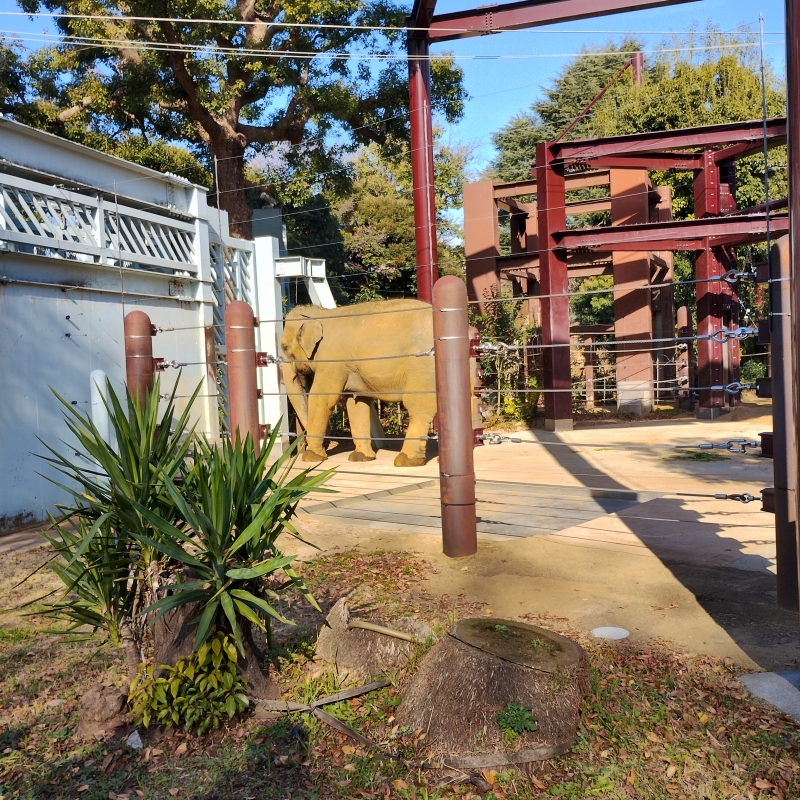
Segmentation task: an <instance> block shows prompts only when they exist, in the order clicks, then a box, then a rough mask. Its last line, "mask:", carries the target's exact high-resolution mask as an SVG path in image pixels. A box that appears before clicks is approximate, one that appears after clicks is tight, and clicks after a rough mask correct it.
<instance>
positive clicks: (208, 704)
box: [128, 633, 249, 734]
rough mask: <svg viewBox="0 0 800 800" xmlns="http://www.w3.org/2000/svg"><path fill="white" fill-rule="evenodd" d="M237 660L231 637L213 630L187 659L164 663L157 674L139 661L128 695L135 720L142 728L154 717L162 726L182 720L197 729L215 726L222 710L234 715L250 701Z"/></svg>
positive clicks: (205, 729)
mask: <svg viewBox="0 0 800 800" xmlns="http://www.w3.org/2000/svg"><path fill="white" fill-rule="evenodd" d="M237 659H238V653H237V649H236V645H235V644H234V642H233V640H232V638H231V637H230V636H226V635H224V634H221V633H217V634H216V635H215V636H214V637H213V638H211V639H209V640H208V641H206V642H205V643H203V644H202V645H201V646H200V647H199V649H198V650H196V651H195V652H194V653H192V654H191V656H189V658H179V659H178V662H177V663H176V664H175V666H174V667H166V666H165V667H162V668H161V672H162V673H163V674H162V675H160V676H157V673H155V672H154V669H153V666H152V665H150V666H147V667H145V665H144V664H143V665H142V666H141V667H140V669H139V673H138V674H137V676H136V678H134V680H133V683H132V684H131V691H130V695H129V698H128V699H129V702H130V703H131V705H132V707H133V716H134V718H135V719H136V722H137V723H141V724H142V725H144V726H145V728H147V727H149V725H150V722H151V721H152V720H155V721H156V722H158V723H160V724H161V725H163V726H164V727H165V728H171V727H173V726H174V725H178V724H181V723H183V726H184V728H185V729H186V730H189V729H191V728H196V730H197V733H198V734H203V733H205V732H206V731H207V730H208V729H209V728H210V727H212V726H213V727H214V728H218V727H219V723H220V721H221V720H222V718H223V716H224V715H227V716H228V717H229V718H230V717H233V716H234V715H236V714H238V713H241V712H242V711H244V710H245V709H246V708H247V707H248V705H249V702H248V699H247V695H246V694H245V688H244V682H243V681H242V677H241V675H240V674H239V670H238V667H237Z"/></svg>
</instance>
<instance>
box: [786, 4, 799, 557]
mask: <svg viewBox="0 0 800 800" xmlns="http://www.w3.org/2000/svg"><path fill="white" fill-rule="evenodd" d="M786 95H787V106H788V107H787V124H786V132H787V135H788V143H787V150H788V155H789V219H790V224H789V237H790V240H789V242H790V243H789V251H790V253H791V259H792V266H791V269H790V270H789V275H790V286H791V295H792V297H791V304H792V309H791V314H792V317H791V319H792V331H791V334H792V335H791V339H792V384H793V385H794V386H797V385H798V381H800V296H798V293H799V292H800V280H799V279H798V278H799V277H800V135H798V128H797V127H796V126H795V123H796V122H798V121H800V0H786ZM799 403H800V392H795V393H794V400H793V404H792V409H791V411H789V410H788V409H787V413H791V414H792V416H793V417H794V437H793V438H794V454H795V466H796V471H795V474H796V475H800V464H797V460H798V459H800V443H799V442H798V441H797V437H798V435H800V405H799ZM795 519H796V520H797V519H800V492H795ZM798 566H800V562H799V564H798Z"/></svg>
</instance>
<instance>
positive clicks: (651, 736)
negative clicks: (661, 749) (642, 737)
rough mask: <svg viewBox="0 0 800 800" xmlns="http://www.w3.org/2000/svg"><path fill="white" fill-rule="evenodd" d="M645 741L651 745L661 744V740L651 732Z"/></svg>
mask: <svg viewBox="0 0 800 800" xmlns="http://www.w3.org/2000/svg"><path fill="white" fill-rule="evenodd" d="M647 741H648V742H652V743H653V744H661V739H659V738H658V736H656V735H655V734H654V733H653V732H652V731H651V732H650V733H648V734H647Z"/></svg>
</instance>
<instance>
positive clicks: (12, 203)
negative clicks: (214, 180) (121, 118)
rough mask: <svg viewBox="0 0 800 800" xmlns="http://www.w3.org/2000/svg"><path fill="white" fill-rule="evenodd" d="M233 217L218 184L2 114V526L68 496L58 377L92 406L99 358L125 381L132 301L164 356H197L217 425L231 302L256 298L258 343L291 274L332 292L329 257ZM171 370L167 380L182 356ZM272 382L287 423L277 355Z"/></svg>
mask: <svg viewBox="0 0 800 800" xmlns="http://www.w3.org/2000/svg"><path fill="white" fill-rule="evenodd" d="M256 214H258V212H256ZM265 222H266V220H265ZM273 227H274V226H273ZM227 228H228V225H227V216H226V215H225V213H224V212H219V211H217V209H215V208H210V207H209V206H208V205H207V203H206V190H205V188H203V187H200V186H195V185H193V184H191V183H190V182H189V181H187V180H185V179H183V178H181V177H180V176H175V175H169V174H166V175H165V174H161V173H159V172H155V171H153V170H150V169H147V168H145V167H140V166H137V165H135V164H132V163H129V162H127V161H123V160H122V159H119V158H116V157H114V156H110V155H106V154H104V153H99V152H96V151H94V150H92V149H90V148H87V147H84V146H82V145H78V144H74V143H72V142H68V141H66V140H64V139H60V138H58V137H56V136H53V135H51V134H48V133H43V132H41V131H37V130H35V129H32V128H29V127H27V126H25V125H21V124H19V123H16V122H12V121H10V120H7V119H2V118H0V533H3V532H7V531H10V530H14V529H16V528H18V527H20V526H23V525H25V524H27V523H31V522H35V521H38V520H41V519H44V518H46V514H47V511H48V510H49V509H52V507H53V504H54V503H55V502H58V500H59V499H60V498H61V497H62V495H63V493H62V491H61V490H59V489H58V488H57V487H55V486H54V485H53V484H52V483H50V482H49V481H48V480H47V479H46V478H45V477H42V476H41V475H39V474H38V473H40V472H44V473H47V472H48V467H47V464H46V463H45V462H43V461H42V460H41V458H39V456H42V455H45V454H46V452H47V451H46V448H45V447H44V445H43V444H42V442H46V443H48V444H50V445H51V446H54V447H57V448H59V449H61V450H62V451H63V450H67V449H68V448H69V442H68V441H65V439H66V434H67V429H66V426H65V424H64V419H63V414H62V409H61V406H60V404H59V403H58V401H57V399H56V398H55V396H54V395H53V391H56V392H58V394H60V395H61V396H62V397H64V398H65V399H66V400H68V401H69V402H70V403H71V404H73V405H75V406H76V407H77V408H79V409H81V410H85V411H87V412H88V411H89V408H90V405H89V401H90V380H89V375H90V373H91V372H92V371H94V370H102V371H103V372H105V373H106V375H107V376H108V377H109V379H110V380H111V382H112V384H113V385H114V387H115V388H116V389H117V390H118V391H124V388H123V385H124V380H125V353H124V341H123V318H124V315H125V314H126V313H127V312H129V311H131V310H133V309H140V310H142V311H144V312H145V313H147V314H148V315H149V316H150V318H151V320H152V322H153V323H154V324H155V325H156V326H157V327H158V328H159V332H158V334H157V335H156V337H155V338H154V340H153V354H154V356H155V357H157V358H163V359H165V360H166V361H167V362H176V363H178V364H183V365H185V366H183V367H182V373H181V374H182V377H181V385H180V387H179V390H178V394H179V396H181V398H182V399H183V396H186V395H189V394H191V392H192V391H193V390H194V388H195V387H196V386H197V385H198V383H201V382H202V384H203V386H202V389H201V391H200V395H201V397H200V400H199V401H198V403H197V405H196V406H195V409H194V411H195V417H196V419H197V421H198V429H199V430H202V431H204V432H206V433H207V434H208V435H209V436H210V437H212V438H214V437H217V436H219V433H220V419H221V418H222V420H223V427H224V416H225V397H224V394H225V365H224V354H225V347H224V329H223V322H224V306H225V303H226V302H230V301H232V300H245V301H247V302H250V303H251V304H252V305H253V307H254V313H255V315H256V316H257V317H258V318H259V319H261V320H262V324H260V325H259V328H258V331H257V346H258V347H259V349H260V350H263V351H265V352H268V353H272V354H277V349H276V347H277V339H278V338H279V336H280V332H281V323H280V318H281V316H282V302H281V277H280V276H281V275H282V276H298V277H302V278H304V279H305V281H306V283H307V285H308V286H309V294H310V296H311V297H312V299H314V298H316V300H315V302H319V303H320V304H323V305H332V298H331V296H330V290H329V288H328V284H327V280H326V279H325V272H324V262H319V260H316V259H306V258H287V257H281V256H280V253H281V242H280V236H279V231H278V232H276V231H274V230H273V231H272V232H273V233H278V235H272V236H263V237H259V238H257V239H256V240H255V242H247V241H241V240H237V239H232V238H230V237H229V236H228V231H227ZM255 229H256V230H258V226H257V225H256V226H255ZM160 375H161V385H162V392H167V391H170V389H171V388H172V387H173V386H174V384H175V381H176V380H177V377H178V369H175V368H170V369H167V370H165V371H164V372H162V373H160ZM259 381H260V387H261V389H262V391H263V392H264V397H263V399H262V400H261V402H260V408H261V421H262V422H263V423H265V424H267V425H274V424H276V423H277V421H278V418H279V417H280V416H281V415H282V413H285V409H286V405H285V399H284V398H283V397H281V395H280V387H279V380H278V372H277V368H276V367H275V366H271V367H268V368H263V369H261V370H260V374H259ZM218 388H219V389H221V392H218ZM51 474H52V473H51Z"/></svg>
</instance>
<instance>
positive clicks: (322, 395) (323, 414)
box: [303, 379, 341, 461]
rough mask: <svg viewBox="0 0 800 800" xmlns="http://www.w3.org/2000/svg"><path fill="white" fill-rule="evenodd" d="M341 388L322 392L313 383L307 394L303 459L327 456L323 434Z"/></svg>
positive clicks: (311, 459)
mask: <svg viewBox="0 0 800 800" xmlns="http://www.w3.org/2000/svg"><path fill="white" fill-rule="evenodd" d="M340 394H341V389H340V390H338V391H331V392H323V391H321V389H320V387H317V386H316V379H315V385H314V386H312V388H311V393H310V394H309V396H308V428H307V431H306V451H305V452H304V453H303V461H324V460H325V459H326V458H327V457H328V456H327V454H326V453H325V434H326V433H327V431H328V421H329V420H330V417H331V412H332V411H333V408H334V406H335V405H336V403H338V402H339V396H340Z"/></svg>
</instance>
